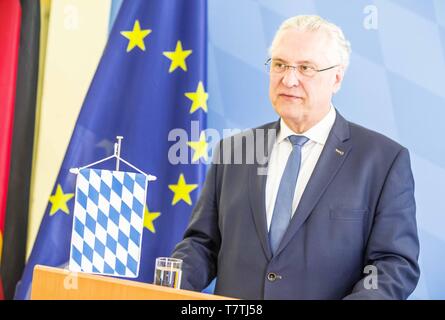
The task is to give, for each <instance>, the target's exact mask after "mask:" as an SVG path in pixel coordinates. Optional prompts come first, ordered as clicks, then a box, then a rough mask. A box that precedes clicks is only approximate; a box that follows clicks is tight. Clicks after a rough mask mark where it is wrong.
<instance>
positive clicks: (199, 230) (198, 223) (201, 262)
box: [172, 146, 221, 291]
mask: <svg viewBox="0 0 445 320" xmlns="http://www.w3.org/2000/svg"><path fill="white" fill-rule="evenodd" d="M215 150H219V148H218V146H217V148H215ZM217 153H218V154H219V152H217ZM216 157H217V156H216V154H215V157H214V160H215V158H216ZM218 166H219V165H218V164H216V163H215V161H213V163H212V164H211V166H210V169H209V171H208V173H207V177H206V180H205V183H204V187H203V189H202V192H201V195H200V196H199V200H198V202H197V204H196V206H195V208H194V209H193V213H192V216H191V220H190V223H189V225H188V227H187V229H186V231H185V234H184V239H183V240H182V241H181V242H179V243H178V244H177V245H176V247H175V249H174V252H173V254H172V256H173V257H175V258H180V259H182V260H183V266H182V279H181V289H186V290H195V291H202V290H203V289H204V288H206V287H207V286H208V284H209V283H210V282H211V281H212V280H213V278H215V276H216V263H217V256H218V252H219V248H220V244H221V235H220V232H219V227H218V205H217V192H216V185H217V170H218Z"/></svg>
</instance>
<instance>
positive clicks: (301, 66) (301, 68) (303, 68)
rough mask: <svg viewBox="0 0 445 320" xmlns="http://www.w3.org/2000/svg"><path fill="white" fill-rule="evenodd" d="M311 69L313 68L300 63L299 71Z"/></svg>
mask: <svg viewBox="0 0 445 320" xmlns="http://www.w3.org/2000/svg"><path fill="white" fill-rule="evenodd" d="M312 69H313V68H312V67H311V66H308V65H305V64H302V65H300V70H301V71H309V70H312Z"/></svg>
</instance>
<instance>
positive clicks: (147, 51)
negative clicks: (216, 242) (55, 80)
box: [16, 0, 208, 299]
mask: <svg viewBox="0 0 445 320" xmlns="http://www.w3.org/2000/svg"><path fill="white" fill-rule="evenodd" d="M206 14H207V8H206V0H193V1H185V0H151V1H147V0H131V1H124V2H123V4H122V7H121V9H120V12H119V15H118V17H117V19H116V22H115V24H114V27H113V29H112V32H111V34H110V38H109V40H108V43H107V46H106V48H105V51H104V54H103V56H102V59H101V61H100V64H99V66H98V69H97V71H96V74H95V76H94V79H93V81H92V84H91V86H90V89H89V91H88V94H87V96H86V98H85V101H84V104H83V107H82V110H81V113H80V115H79V118H78V120H77V123H76V127H75V129H74V132H73V135H72V137H71V141H70V144H69V147H68V150H67V153H66V155H65V159H64V161H63V164H62V167H61V169H60V171H59V175H58V178H57V181H56V183H55V186H54V188H53V192H52V195H51V196H50V198H49V202H48V206H47V209H46V212H45V215H44V218H43V220H42V223H41V226H40V229H39V233H38V236H37V239H36V242H35V244H34V247H33V250H32V253H31V256H30V258H29V260H28V264H27V266H26V268H25V271H24V274H23V277H22V280H21V281H20V283H19V284H18V286H17V291H16V298H18V299H24V298H26V297H28V294H29V291H30V290H29V289H30V284H31V281H32V272H33V269H34V266H35V265H37V264H42V265H47V266H56V267H60V266H66V264H67V263H68V261H69V249H70V240H71V230H72V223H73V204H74V198H73V195H74V190H75V179H76V176H75V175H74V174H72V173H69V169H70V168H73V167H81V166H84V165H86V164H89V163H92V162H95V161H97V160H99V159H102V158H104V157H107V156H110V155H112V154H113V152H114V150H113V142H114V141H115V138H116V136H123V137H124V140H123V141H122V150H121V157H122V158H124V159H126V160H128V161H129V162H131V163H132V164H133V165H134V166H136V167H137V168H139V169H141V170H142V171H144V172H146V173H150V174H153V175H155V176H157V178H158V180H157V181H155V182H151V183H149V186H148V194H147V204H146V208H145V213H144V231H143V236H142V239H143V240H142V241H143V243H142V255H141V268H140V272H139V277H138V278H137V280H139V281H144V282H150V283H151V282H152V281H153V272H154V263H155V258H156V257H159V256H169V255H170V254H171V252H172V250H173V248H174V246H175V244H176V243H177V242H179V241H180V240H181V238H182V236H183V231H184V230H185V228H186V226H187V223H188V220H189V217H190V214H191V210H192V206H193V205H194V204H195V201H196V200H197V197H198V194H199V191H200V186H201V185H202V183H203V180H204V176H205V165H204V162H205V161H204V160H207V142H206V137H205V134H204V129H205V127H206V113H207V98H208V95H207V92H206V84H207V81H206V80H207V79H206V69H207V68H206V27H207V22H206ZM79 50H82V48H79ZM193 131H194V132H195V134H194V135H193ZM185 133H187V134H188V136H187V139H188V141H186V142H185V143H183V144H182V145H181V146H179V147H178V142H179V141H178V139H179V140H181V139H182V140H184V139H183V138H184V134H185ZM190 133H192V134H190ZM178 152H179V153H182V156H183V155H184V152H186V153H187V157H186V158H184V157H182V158H181V157H180V156H178ZM184 160H185V161H184ZM187 160H188V161H187ZM114 166H115V163H113V161H111V162H110V163H109V164H108V166H107V165H101V166H100V169H113V168H114ZM122 169H123V168H122ZM125 169H127V168H125ZM129 171H130V170H129Z"/></svg>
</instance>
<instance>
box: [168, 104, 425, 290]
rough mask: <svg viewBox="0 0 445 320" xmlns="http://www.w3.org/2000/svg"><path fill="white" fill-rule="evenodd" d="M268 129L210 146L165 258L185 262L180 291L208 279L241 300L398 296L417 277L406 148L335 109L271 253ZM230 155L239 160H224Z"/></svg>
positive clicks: (268, 126)
mask: <svg viewBox="0 0 445 320" xmlns="http://www.w3.org/2000/svg"><path fill="white" fill-rule="evenodd" d="M258 129H262V130H258ZM269 129H275V130H277V129H279V121H278V122H275V123H270V124H266V125H264V126H262V127H259V128H257V129H253V130H250V131H249V132H247V133H249V134H251V135H253V136H254V137H255V139H250V140H249V139H248V138H246V139H245V140H246V141H245V142H247V143H245V144H240V143H236V142H235V141H237V138H239V136H234V137H230V138H228V139H225V140H223V141H222V143H220V144H219V146H218V148H217V149H216V151H215V154H214V163H213V164H212V165H211V167H210V169H209V171H208V174H207V178H206V182H205V184H204V188H203V190H202V193H201V195H200V198H199V201H198V202H197V205H196V206H195V208H194V211H193V214H192V217H191V221H190V224H189V226H188V228H187V230H186V232H185V235H184V239H183V240H182V241H181V242H180V243H179V244H178V245H177V246H176V248H175V250H174V253H173V256H174V257H177V258H181V259H183V260H184V264H183V276H182V286H181V287H182V288H184V289H189V290H202V289H203V288H205V287H206V286H207V285H208V284H209V283H210V281H211V280H212V279H213V278H214V277H217V281H216V286H215V293H216V294H220V295H225V296H230V297H238V298H243V299H342V298H346V299H406V298H407V297H408V296H409V294H410V293H411V292H412V291H413V290H414V288H415V287H416V284H417V281H418V278H419V274H420V271H419V266H418V262H417V260H418V254H419V241H418V236H417V226H416V217H415V211H416V209H415V208H416V207H415V200H414V181H413V176H412V172H411V166H410V159H409V153H408V150H407V149H405V148H404V147H402V146H400V145H399V144H397V143H396V142H394V141H392V140H390V139H388V138H387V137H385V136H383V135H381V134H378V133H376V132H373V131H370V130H368V129H365V128H363V127H361V126H358V125H356V124H353V123H351V122H348V121H346V120H345V119H344V118H343V117H342V116H341V115H340V114H339V113H338V112H337V117H336V120H335V123H334V125H333V127H332V129H331V132H330V134H329V137H328V139H327V141H326V144H325V146H324V148H323V151H322V154H321V155H320V158H319V160H318V162H317V165H316V167H315V169H314V171H313V173H312V176H311V178H310V180H309V182H308V184H307V186H306V189H305V191H304V193H303V195H302V198H301V200H300V203H299V206H298V208H297V209H296V212H295V213H294V215H293V217H292V220H291V222H290V224H289V226H288V229H287V230H286V233H285V235H284V236H283V239H282V241H281V243H280V246H279V248H278V249H277V251H276V253H275V255H272V253H271V249H270V245H269V241H268V231H267V226H266V208H265V185H266V179H267V176H266V175H264V174H261V172H264V170H267V159H268V154H270V151H271V147H272V145H273V142H274V140H273V139H270V138H269V139H268V138H267V137H268V135H267V132H268V130H269ZM244 135H246V133H244ZM259 138H261V139H259ZM263 138H265V139H263ZM238 141H239V140H238ZM262 141H264V142H262ZM252 146H253V147H252ZM260 147H261V148H260ZM262 148H264V149H265V150H266V151H269V152H268V153H267V152H266V154H265V156H264V157H258V156H257V157H256V158H255V159H256V161H255V162H254V163H253V164H249V163H246V160H247V158H249V152H252V150H253V151H254V152H256V151H258V150H259V149H262ZM228 151H230V152H228ZM259 153H260V154H261V152H259ZM239 154H242V155H243V161H242V162H241V164H239V162H240V161H239V159H238V164H237V163H233V161H234V160H235V158H234V155H235V156H236V155H239ZM223 158H225V159H226V160H227V159H231V160H232V164H230V163H229V164H225V163H223V161H221V159H223ZM218 162H219V163H218ZM226 162H227V161H226ZM262 170H263V171H262ZM366 266H371V267H366ZM368 268H370V269H371V270H370V269H368ZM372 268H374V269H372ZM375 271H377V272H375Z"/></svg>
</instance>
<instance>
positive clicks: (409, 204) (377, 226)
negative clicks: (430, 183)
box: [344, 149, 420, 299]
mask: <svg viewBox="0 0 445 320" xmlns="http://www.w3.org/2000/svg"><path fill="white" fill-rule="evenodd" d="M418 256H419V240H418V236H417V224H416V204H415V200H414V179H413V175H412V172H411V165H410V158H409V153H408V150H407V149H401V150H400V152H399V153H398V154H397V156H396V158H395V160H394V162H393V164H392V166H391V168H390V170H389V172H388V175H387V177H386V181H385V183H384V186H383V188H382V192H381V194H380V199H379V202H378V205H377V209H376V214H375V218H374V221H373V226H372V229H371V233H370V237H369V239H368V244H367V247H366V251H365V260H364V261H365V265H369V266H371V267H368V269H369V271H368V272H367V275H365V276H364V277H363V278H362V279H361V280H360V281H359V282H357V283H356V284H355V286H354V287H353V290H352V292H351V294H350V295H348V296H346V297H345V298H344V299H406V298H408V296H409V295H410V294H411V292H412V291H413V290H414V289H415V287H416V285H417V282H418V280H419V276H420V270H419V265H418ZM373 271H376V273H375V272H373Z"/></svg>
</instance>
